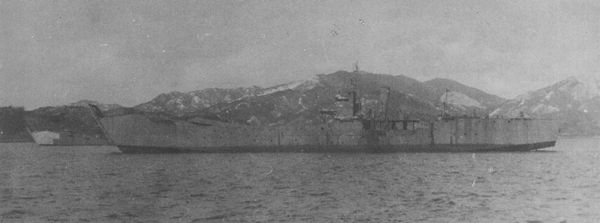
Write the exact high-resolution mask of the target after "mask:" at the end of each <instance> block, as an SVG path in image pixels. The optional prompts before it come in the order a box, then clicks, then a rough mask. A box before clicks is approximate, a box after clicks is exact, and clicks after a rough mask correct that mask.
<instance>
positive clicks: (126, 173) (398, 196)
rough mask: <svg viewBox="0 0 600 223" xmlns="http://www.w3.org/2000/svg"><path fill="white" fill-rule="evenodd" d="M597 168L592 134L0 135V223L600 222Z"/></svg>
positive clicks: (599, 153)
mask: <svg viewBox="0 0 600 223" xmlns="http://www.w3.org/2000/svg"><path fill="white" fill-rule="evenodd" d="M599 168H600V138H569V139H560V140H559V142H558V144H557V146H556V147H554V148H550V149H546V150H545V152H525V153H477V154H473V153H392V154H305V153H255V154H250V153H239V154H136V155H135V154H134V155H131V154H122V153H120V152H119V151H118V150H117V149H116V148H114V147H94V146H90V147H39V146H36V145H34V144H0V222H600V169H599Z"/></svg>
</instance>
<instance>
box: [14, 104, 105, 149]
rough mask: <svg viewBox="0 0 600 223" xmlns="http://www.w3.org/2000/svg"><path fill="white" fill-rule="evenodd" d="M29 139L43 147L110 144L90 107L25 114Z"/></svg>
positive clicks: (49, 109) (65, 108) (37, 110)
mask: <svg viewBox="0 0 600 223" xmlns="http://www.w3.org/2000/svg"><path fill="white" fill-rule="evenodd" d="M23 116H24V117H23V119H24V123H25V128H26V130H27V132H28V133H29V135H30V138H32V139H33V141H35V143H36V144H38V145H40V146H92V145H93V146H99V145H107V144H108V141H107V140H106V139H105V138H104V133H103V131H101V130H100V129H99V127H98V126H97V123H96V119H95V117H93V116H92V114H90V112H89V109H88V108H87V107H82V106H60V107H44V108H39V109H36V110H34V111H29V112H26V113H25V114H24V115H23Z"/></svg>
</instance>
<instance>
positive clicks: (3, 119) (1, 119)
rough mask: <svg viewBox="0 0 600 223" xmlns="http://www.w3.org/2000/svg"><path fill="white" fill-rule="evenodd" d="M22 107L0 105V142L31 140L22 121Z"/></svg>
mask: <svg viewBox="0 0 600 223" xmlns="http://www.w3.org/2000/svg"><path fill="white" fill-rule="evenodd" d="M24 115H25V109H24V108H22V107H19V108H15V107H0V142H33V139H31V136H30V135H29V133H28V132H27V129H26V127H25V121H24Z"/></svg>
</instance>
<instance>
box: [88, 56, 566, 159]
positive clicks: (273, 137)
mask: <svg viewBox="0 0 600 223" xmlns="http://www.w3.org/2000/svg"><path fill="white" fill-rule="evenodd" d="M360 72H361V71H359V70H358V67H357V66H356V68H355V71H354V72H353V73H355V74H356V73H360ZM357 85H359V84H358V83H356V82H355V81H351V83H350V86H351V87H350V88H348V89H346V91H345V92H341V91H340V92H338V93H337V94H335V96H334V99H335V100H334V102H333V103H332V104H331V106H326V107H324V108H322V109H320V111H319V114H318V116H319V117H318V118H316V119H307V118H302V117H301V118H298V119H296V120H294V121H292V122H288V123H283V124H276V125H250V124H240V123H232V122H223V121H218V120H211V119H205V118H198V117H196V118H177V117H173V116H168V115H163V114H157V113H146V112H141V111H135V110H122V111H119V112H112V113H106V112H104V113H103V112H101V111H100V110H99V109H98V108H97V107H96V106H94V105H90V111H92V113H93V114H94V117H96V121H97V123H98V126H100V128H101V129H102V131H103V132H104V134H105V136H106V138H107V139H108V140H109V141H110V143H111V144H113V145H115V146H117V147H118V148H119V149H120V150H121V151H122V152H124V153H157V152H158V153H164V152H207V153H210V152H486V151H530V150H537V149H541V148H546V147H552V146H554V145H555V143H556V139H557V137H558V125H557V123H556V122H554V121H553V120H545V119H534V118H528V117H519V118H501V117H488V116H486V117H476V116H470V117H469V116H460V117H456V116H450V115H448V114H447V112H446V103H445V102H444V109H443V112H442V113H441V115H440V116H439V118H437V119H434V120H421V119H417V118H412V119H411V118H409V116H408V115H407V114H406V113H405V114H401V115H400V117H401V118H398V117H399V116H398V114H390V113H389V111H388V106H389V102H390V100H393V98H390V89H389V88H387V89H384V90H382V91H381V92H382V95H381V98H382V100H381V101H383V104H382V106H381V110H382V111H383V112H382V114H381V113H380V114H379V115H375V112H374V111H373V110H372V109H367V108H364V107H365V100H364V98H361V97H360V94H359V92H358V91H359V89H360V88H359V87H358V86H357Z"/></svg>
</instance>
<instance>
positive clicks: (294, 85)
mask: <svg viewBox="0 0 600 223" xmlns="http://www.w3.org/2000/svg"><path fill="white" fill-rule="evenodd" d="M315 86H316V83H315V82H314V81H312V80H308V81H292V82H289V83H285V84H281V85H277V86H274V87H270V88H267V89H265V90H264V91H263V92H262V93H260V94H258V96H263V95H268V94H273V93H276V92H280V91H286V90H296V89H301V90H310V89H312V88H314V87H315Z"/></svg>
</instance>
